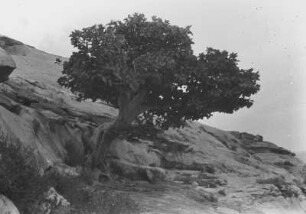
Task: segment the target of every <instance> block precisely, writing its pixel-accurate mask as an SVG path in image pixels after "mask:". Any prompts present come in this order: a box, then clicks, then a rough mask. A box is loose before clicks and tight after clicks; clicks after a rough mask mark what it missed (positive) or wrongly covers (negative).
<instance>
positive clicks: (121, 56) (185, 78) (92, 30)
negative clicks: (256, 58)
mask: <svg viewBox="0 0 306 214" xmlns="http://www.w3.org/2000/svg"><path fill="white" fill-rule="evenodd" d="M191 35H192V33H191V31H190V26H188V27H178V26H175V25H171V24H170V22H169V21H167V20H162V19H161V18H157V17H152V19H151V20H147V18H146V17H145V16H144V15H143V14H133V15H130V16H128V17H127V18H126V19H124V20H123V21H111V22H110V23H109V24H107V25H105V26H104V25H94V26H91V27H88V28H84V29H82V30H75V31H73V32H72V33H71V35H70V37H71V42H72V45H73V46H74V47H75V48H76V49H77V51H76V52H73V54H72V55H71V57H70V59H69V61H68V62H66V63H64V69H63V72H62V73H63V76H62V77H61V78H60V79H59V80H58V82H59V84H60V85H62V86H65V87H68V88H70V89H71V91H72V92H77V94H78V98H79V99H80V100H83V99H88V98H90V99H92V100H93V101H95V100H97V99H101V100H104V101H106V102H107V103H109V104H110V105H113V106H114V107H116V108H119V115H118V117H117V119H116V120H115V121H114V122H113V123H112V125H110V126H109V127H108V128H107V129H106V130H102V128H101V127H102V126H101V127H100V128H98V129H97V130H98V131H97V132H98V133H100V134H97V135H96V136H97V137H96V138H95V141H96V142H95V143H96V145H97V149H96V150H95V152H94V155H93V165H94V166H96V165H97V164H98V163H100V162H101V161H103V160H104V158H105V155H106V152H107V150H108V147H109V145H110V143H111V141H112V140H113V139H114V138H115V136H116V134H118V132H120V131H121V130H123V129H125V128H127V127H129V126H130V125H131V123H132V122H133V121H134V120H135V119H136V118H137V117H138V118H142V119H143V120H144V121H146V120H149V119H151V120H155V122H158V124H159V125H160V127H162V128H164V129H166V128H168V127H170V126H180V125H181V124H182V122H184V121H186V120H198V119H202V118H204V117H207V118H208V117H210V116H211V115H212V113H213V112H225V113H233V112H234V111H236V110H238V109H240V108H242V107H250V106H251V105H252V104H253V100H251V98H250V97H251V95H253V94H255V93H256V92H257V91H258V90H259V85H258V83H257V81H258V80H259V74H258V72H254V71H253V69H247V70H244V69H240V68H239V67H238V60H237V54H235V53H228V52H227V51H220V50H216V49H213V48H208V49H207V50H206V52H203V53H200V54H199V55H198V56H195V55H194V53H193V50H192V44H193V41H192V38H191ZM140 115H141V117H139V116H140ZM102 131H103V136H102V134H101V133H102ZM101 136H102V139H101Z"/></svg>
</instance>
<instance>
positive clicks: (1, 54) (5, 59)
mask: <svg viewBox="0 0 306 214" xmlns="http://www.w3.org/2000/svg"><path fill="white" fill-rule="evenodd" d="M15 68H16V63H15V61H14V59H13V58H12V57H11V56H10V55H9V54H8V53H7V52H6V51H5V50H3V49H2V48H0V82H4V81H6V80H8V76H9V75H10V74H11V73H12V71H13V70H14V69H15Z"/></svg>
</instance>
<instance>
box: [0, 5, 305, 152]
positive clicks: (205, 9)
mask: <svg viewBox="0 0 306 214" xmlns="http://www.w3.org/2000/svg"><path fill="white" fill-rule="evenodd" d="M304 2H305V3H304ZM0 5H1V12H0V20H1V22H0V34H3V35H6V36H9V37H12V38H14V39H17V40H20V41H22V42H24V43H26V44H29V45H33V46H35V47H36V48H38V49H41V50H44V51H47V52H50V53H54V54H58V55H62V56H70V54H71V51H72V47H71V45H70V39H69V37H68V36H69V34H70V33H71V31H72V30H74V29H81V28H83V27H87V26H91V25H93V24H99V23H103V24H106V23H108V22H109V21H110V20H111V19H115V20H116V19H123V18H125V17H126V16H127V15H128V14H132V13H134V12H141V13H144V14H145V15H146V16H147V17H150V16H153V15H157V16H159V17H161V18H164V19H168V20H170V22H171V23H172V24H176V25H179V26H186V25H192V28H191V29H192V32H193V34H194V36H193V38H194V42H195V45H194V50H195V52H196V53H198V52H201V51H204V50H205V49H206V47H213V48H218V49H225V50H228V51H232V52H237V53H238V57H239V59H240V61H241V63H240V65H241V67H243V68H250V67H253V68H255V69H256V70H259V71H260V74H261V85H262V87H261V91H260V92H259V93H258V95H256V96H255V97H254V99H255V104H254V106H253V107H251V109H242V110H240V111H238V112H237V113H235V114H233V115H224V114H219V115H218V114H217V115H216V116H214V117H212V118H211V119H209V120H205V123H206V124H209V125H212V126H215V127H218V128H221V129H225V130H238V131H249V132H251V133H254V134H257V133H258V134H262V135H263V136H264V138H265V139H266V140H269V141H272V142H274V143H277V144H279V145H281V146H284V147H286V148H289V149H292V150H294V151H299V150H306V142H305V141H306V131H304V130H305V128H306V94H305V89H306V86H305V81H306V72H305V71H304V69H305V68H306V1H305V0H291V1H288V0H130V1H127V0H112V1H111V0H108V1H106V0H86V1H85V0H52V1H51V0H49V1H45V0H0Z"/></svg>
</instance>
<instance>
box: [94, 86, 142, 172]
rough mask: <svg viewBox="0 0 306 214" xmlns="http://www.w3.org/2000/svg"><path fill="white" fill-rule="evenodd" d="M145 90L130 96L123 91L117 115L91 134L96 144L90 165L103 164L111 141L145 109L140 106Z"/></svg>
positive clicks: (98, 165) (99, 165)
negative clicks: (113, 119)
mask: <svg viewBox="0 0 306 214" xmlns="http://www.w3.org/2000/svg"><path fill="white" fill-rule="evenodd" d="M144 98H145V92H144V91H141V92H139V93H138V94H136V95H135V96H134V97H133V98H131V96H130V94H129V93H123V94H122V95H120V97H119V99H118V105H119V115H118V117H117V118H116V120H115V121H114V122H113V123H111V124H110V125H109V126H107V127H105V125H104V124H102V125H101V126H99V127H98V128H97V129H96V131H95V133H94V136H93V139H92V140H93V144H94V145H95V146H96V149H95V151H94V152H93V154H92V157H91V158H92V159H91V167H92V168H95V167H101V166H103V164H104V162H105V160H106V156H107V154H108V152H109V147H110V144H111V143H112V141H113V140H114V139H115V138H116V137H118V135H119V134H120V132H121V131H123V130H125V129H127V128H128V127H129V126H130V125H131V123H132V122H133V121H134V120H135V119H136V117H137V116H138V115H139V114H141V113H143V112H144V111H146V110H147V109H146V108H145V107H143V106H142V103H143V100H144Z"/></svg>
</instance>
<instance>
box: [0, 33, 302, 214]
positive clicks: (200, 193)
mask: <svg viewBox="0 0 306 214" xmlns="http://www.w3.org/2000/svg"><path fill="white" fill-rule="evenodd" d="M0 47H1V48H2V49H4V50H5V51H6V52H7V53H9V54H10V55H11V56H12V57H13V59H14V61H15V62H16V65H17V69H16V70H15V71H14V72H13V73H12V74H11V76H10V80H9V81H6V82H4V83H0V135H1V137H3V138H6V139H7V140H8V141H9V142H10V143H17V144H20V145H22V147H23V148H27V149H30V150H31V151H32V154H33V160H31V161H33V163H34V164H35V165H36V166H37V169H39V170H40V172H41V173H42V174H43V173H44V171H45V170H46V169H49V168H50V167H56V166H59V165H60V166H65V167H64V168H65V169H73V168H71V167H75V166H79V165H81V164H82V163H83V162H84V160H85V159H86V155H87V154H88V153H89V152H90V151H91V150H92V149H93V147H94V145H91V141H90V138H91V136H92V135H93V131H94V129H95V128H96V127H97V126H98V125H99V124H101V123H105V122H109V121H111V120H112V119H113V118H114V117H115V116H116V114H117V110H116V109H114V108H112V107H110V106H107V105H104V104H103V103H92V102H90V101H87V102H77V101H76V100H75V97H74V95H73V94H71V93H70V92H69V91H67V90H65V89H63V88H60V87H59V86H58V85H57V83H56V80H57V78H58V77H59V76H60V71H61V68H62V67H61V66H62V61H63V60H65V59H64V58H62V57H59V56H55V55H51V54H48V53H45V52H42V51H39V50H37V49H35V48H33V47H31V46H28V45H24V44H22V43H21V42H18V41H15V40H12V39H10V38H7V37H3V36H1V37H0ZM0 57H1V56H0ZM111 153H112V162H111V166H112V167H111V168H112V170H113V172H114V173H116V174H117V175H119V176H122V177H124V178H127V179H124V180H121V181H119V180H118V181H117V182H99V183H96V184H95V186H94V188H95V189H96V190H99V189H100V188H104V189H105V188H106V189H107V188H108V189H111V190H113V191H115V192H128V193H129V194H130V195H131V196H132V198H134V199H135V200H136V201H137V202H138V203H139V204H140V205H141V206H142V207H144V213H225V214H227V213H258V214H259V213H305V211H306V197H305V193H306V185H305V169H304V163H302V162H301V161H300V160H299V159H298V158H296V157H295V154H294V153H292V152H290V151H288V150H286V149H284V148H281V147H278V146H277V145H275V144H273V143H270V142H266V141H264V139H263V138H262V137H261V136H259V135H257V136H255V135H252V134H248V133H240V132H226V131H222V130H219V129H217V128H213V127H209V126H206V125H203V124H200V123H197V122H188V124H187V126H186V127H185V128H183V129H170V130H168V131H166V132H164V133H162V134H159V135H158V136H157V137H154V138H152V137H151V136H150V135H146V133H142V135H141V136H137V137H136V136H128V137H127V136H125V137H124V136H118V138H117V139H116V140H115V141H114V142H113V143H112V145H111ZM69 166H70V167H69ZM68 171H69V170H68Z"/></svg>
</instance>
